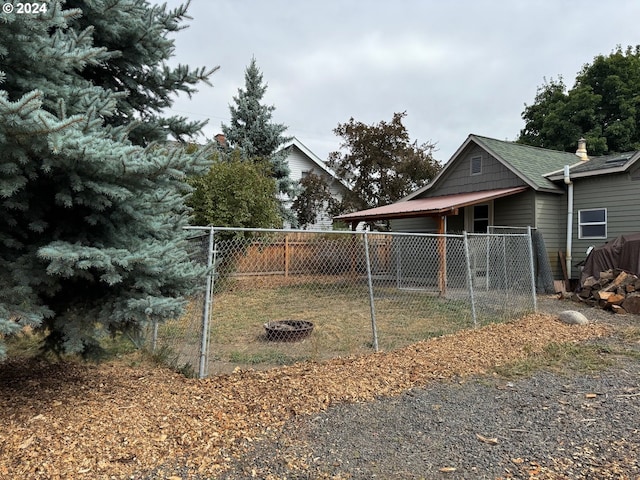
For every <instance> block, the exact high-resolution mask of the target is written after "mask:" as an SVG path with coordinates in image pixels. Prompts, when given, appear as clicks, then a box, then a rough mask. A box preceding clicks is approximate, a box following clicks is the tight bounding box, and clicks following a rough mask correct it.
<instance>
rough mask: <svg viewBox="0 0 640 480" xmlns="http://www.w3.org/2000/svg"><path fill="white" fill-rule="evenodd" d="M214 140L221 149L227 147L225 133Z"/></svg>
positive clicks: (219, 134)
mask: <svg viewBox="0 0 640 480" xmlns="http://www.w3.org/2000/svg"><path fill="white" fill-rule="evenodd" d="M213 138H214V139H215V140H216V142H218V145H220V146H221V147H226V146H227V137H225V136H224V133H218V134H217V135H216V136H215V137H213Z"/></svg>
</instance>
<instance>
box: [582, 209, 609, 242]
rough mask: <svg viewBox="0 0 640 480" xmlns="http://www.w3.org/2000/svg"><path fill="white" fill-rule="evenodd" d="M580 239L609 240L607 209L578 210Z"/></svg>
mask: <svg viewBox="0 0 640 480" xmlns="http://www.w3.org/2000/svg"><path fill="white" fill-rule="evenodd" d="M578 238H580V239H583V238H584V239H590V238H607V209H606V208H594V209H592V210H578Z"/></svg>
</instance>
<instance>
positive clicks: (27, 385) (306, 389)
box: [0, 305, 637, 480]
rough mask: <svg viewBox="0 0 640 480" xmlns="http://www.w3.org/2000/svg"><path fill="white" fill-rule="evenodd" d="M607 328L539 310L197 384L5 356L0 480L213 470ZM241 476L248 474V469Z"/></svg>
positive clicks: (206, 473)
mask: <svg viewBox="0 0 640 480" xmlns="http://www.w3.org/2000/svg"><path fill="white" fill-rule="evenodd" d="M567 308H571V305H569V306H568V307H567ZM541 311H542V310H541ZM616 334H617V327H616V325H615V323H611V322H606V321H605V322H602V321H600V322H595V323H591V324H589V325H586V326H570V325H566V324H563V323H561V322H560V321H558V319H557V317H556V316H555V315H553V314H546V313H539V314H533V315H529V316H527V317H525V318H522V319H521V320H519V321H516V322H512V323H507V324H495V325H489V326H486V327H483V328H480V329H477V330H468V331H462V332H459V333H456V334H453V335H448V336H444V337H440V338H436V339H432V340H429V341H425V342H419V343H417V344H414V345H411V346H409V347H406V348H403V349H400V350H397V351H394V352H388V353H378V354H371V355H365V356H359V357H354V358H341V359H334V360H331V361H328V362H323V363H302V364H296V365H293V366H288V367H282V368H278V369H273V370H269V371H237V372H234V373H233V374H230V375H225V376H218V377H213V378H209V379H206V380H195V379H187V378H184V377H182V376H181V375H179V374H177V373H174V372H171V371H169V370H167V369H163V368H159V367H157V366H154V365H149V364H145V363H144V362H140V363H139V364H137V363H135V362H134V360H132V359H128V360H127V361H119V362H109V363H105V364H100V365H94V364H86V363H80V362H76V361H65V362H61V363H45V362H38V361H33V360H15V361H11V360H9V361H7V362H5V363H4V364H1V365H0V411H1V412H2V414H1V416H0V478H12V479H13V478H24V479H41V478H42V479H44V478H47V479H49V478H51V479H83V478H87V479H143V478H165V479H170V480H176V479H187V478H218V477H223V476H225V475H228V474H225V473H224V472H225V470H227V469H228V468H237V466H238V463H239V462H240V463H242V462H244V461H245V460H246V461H247V462H248V461H249V460H247V459H246V458H245V456H246V455H247V452H248V451H251V448H252V445H254V444H259V443H260V442H262V443H265V442H269V440H270V439H274V438H278V435H280V434H281V432H282V431H283V428H286V427H287V425H289V426H290V425H292V422H295V421H297V420H299V419H304V418H312V417H311V416H313V415H317V414H320V413H321V412H325V411H326V410H327V409H330V408H333V407H335V406H340V405H346V404H357V403H361V402H368V403H371V402H373V401H374V400H376V399H381V398H389V399H393V398H397V397H398V396H399V395H402V394H403V393H406V392H408V391H410V390H411V389H415V388H422V387H428V386H429V385H435V384H436V383H437V382H442V381H447V380H450V379H454V378H456V379H458V378H462V379H464V378H470V377H473V376H478V375H483V374H486V373H487V372H492V371H494V370H495V368H496V366H500V365H505V364H508V363H510V362H514V361H517V360H519V359H522V358H525V357H527V356H530V355H535V354H536V352H540V351H542V350H543V349H544V348H545V347H546V346H548V345H549V344H552V343H564V342H584V341H589V340H593V339H595V338H609V337H612V336H615V335H616ZM632 393H634V392H632ZM630 395H631V393H630ZM636 427H637V426H636ZM636 431H637V430H636ZM487 441H489V442H490V441H491V439H487ZM294 460H295V459H294ZM234 466H235V467H234ZM285 467H286V465H285ZM345 468H347V467H345ZM268 469H269V468H268V467H264V469H263V471H262V473H260V474H258V473H257V472H256V471H255V470H254V471H253V472H254V473H255V474H256V475H257V478H274V479H275V478H319V477H316V476H314V475H313V474H311V473H309V471H308V470H306V471H305V470H304V462H303V461H302V460H301V461H300V462H299V463H297V464H296V462H295V461H293V463H292V464H291V466H290V468H289V469H288V470H287V469H286V468H285V471H288V472H289V473H288V474H286V473H283V474H278V475H276V474H273V475H271V476H267V474H266V473H265V472H267V471H268ZM242 471H244V472H245V474H246V477H247V478H250V477H251V476H252V470H251V468H249V469H246V468H244V469H243V470H242ZM346 471H348V470H346ZM296 472H297V473H296ZM305 472H306V473H305ZM440 474H446V472H444V471H441V472H440ZM453 474H455V472H453ZM238 475H240V473H238ZM226 478H245V477H243V476H237V477H235V476H227V477H226ZM324 478H365V477H358V476H357V475H355V474H352V475H349V474H348V473H347V474H344V473H336V474H333V475H332V476H327V477H324ZM380 478H384V477H380ZM397 478H403V477H397ZM404 478H420V477H417V476H415V477H414V476H407V477H404ZM451 478H464V477H451ZM518 478H520V477H518ZM522 478H565V477H542V476H540V477H535V476H529V477H522ZM593 478H597V477H593ZM611 478H627V477H624V476H618V477H611ZM629 478H631V477H629Z"/></svg>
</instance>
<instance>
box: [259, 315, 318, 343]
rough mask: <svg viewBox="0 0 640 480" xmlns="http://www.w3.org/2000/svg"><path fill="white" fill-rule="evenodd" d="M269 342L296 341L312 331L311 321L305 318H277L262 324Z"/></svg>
mask: <svg viewBox="0 0 640 480" xmlns="http://www.w3.org/2000/svg"><path fill="white" fill-rule="evenodd" d="M264 329H265V331H266V335H267V340H268V341H270V342H297V341H299V340H302V339H304V338H307V337H308V336H309V335H310V334H311V332H312V331H313V323H312V322H307V321H306V320H278V321H274V322H268V323H265V324H264Z"/></svg>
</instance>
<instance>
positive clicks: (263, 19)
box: [167, 0, 640, 163]
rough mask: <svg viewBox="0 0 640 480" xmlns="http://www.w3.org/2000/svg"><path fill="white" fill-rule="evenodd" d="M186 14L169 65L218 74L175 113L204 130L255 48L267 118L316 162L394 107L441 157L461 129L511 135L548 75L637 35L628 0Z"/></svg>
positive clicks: (218, 115) (410, 2) (244, 7)
mask: <svg viewBox="0 0 640 480" xmlns="http://www.w3.org/2000/svg"><path fill="white" fill-rule="evenodd" d="M180 3H184V2H180V1H177V0H176V1H174V0H170V1H168V2H167V4H168V6H169V7H175V6H176V5H179V4H180ZM189 13H190V16H191V17H193V19H192V20H190V21H189V22H188V25H189V27H188V28H187V29H186V30H183V31H181V32H179V33H178V34H177V35H176V36H175V41H176V51H175V57H174V58H173V61H174V62H175V63H183V64H189V65H191V66H192V67H200V66H217V65H219V66H220V70H218V72H216V73H215V74H214V75H213V77H212V83H213V86H212V87H209V86H206V85H204V84H203V85H201V87H200V89H199V90H200V91H199V92H198V93H197V94H196V95H195V96H194V97H193V98H192V99H190V100H189V99H188V98H187V97H182V96H181V97H179V98H178V99H177V100H176V101H175V104H174V106H173V108H172V112H173V113H178V114H181V115H184V116H187V117H190V118H193V119H197V120H202V119H209V124H208V126H207V127H206V129H205V135H206V137H207V138H212V137H213V136H214V135H215V134H216V133H219V132H220V130H221V129H220V125H221V124H222V123H226V124H228V123H229V105H230V104H232V103H233V96H234V95H236V94H237V92H238V88H243V87H244V73H245V69H246V67H247V65H248V64H249V62H250V61H251V58H252V57H255V58H256V61H257V65H258V67H259V69H260V70H261V72H262V74H263V79H264V81H265V82H266V83H267V85H268V89H267V93H266V95H265V98H264V100H263V102H264V103H265V104H269V105H273V106H275V108H276V109H275V111H274V113H273V121H274V122H276V123H283V124H285V125H286V126H287V127H288V130H287V134H288V135H291V136H296V137H297V138H298V139H299V140H300V141H301V142H302V143H303V144H305V145H306V146H307V147H309V148H310V149H311V150H312V151H313V152H315V153H316V154H317V155H318V156H319V157H320V158H321V159H323V160H325V159H326V158H327V155H328V153H329V152H330V151H334V150H337V149H338V147H339V143H340V138H339V137H337V136H336V135H335V134H334V133H333V129H334V128H335V127H336V126H337V125H338V124H339V123H345V122H348V121H349V119H350V118H351V117H353V118H354V119H355V120H356V121H360V122H364V123H367V124H373V123H378V122H380V121H382V120H384V121H390V120H391V118H392V116H393V114H394V113H395V112H402V111H406V112H407V117H406V118H405V121H404V124H405V126H406V127H407V130H408V132H409V135H410V137H411V139H412V140H417V141H418V142H419V143H423V142H429V141H430V142H434V143H437V148H438V150H437V151H436V153H435V155H434V156H435V158H436V159H438V160H440V161H441V162H443V163H444V162H446V161H447V160H449V158H450V157H451V156H452V155H453V154H454V152H455V151H456V149H457V148H458V147H459V146H460V145H461V144H462V142H464V140H465V139H466V138H467V136H468V135H469V134H470V133H474V134H478V135H485V136H488V137H493V138H498V139H503V140H504V139H506V140H514V139H515V138H516V137H517V135H518V133H519V131H520V129H521V128H522V127H523V125H524V123H523V121H522V118H521V113H522V111H523V109H524V106H525V103H526V104H531V103H533V100H534V98H535V94H536V89H537V87H539V86H541V85H543V83H544V81H545V79H547V80H548V79H551V78H558V77H560V76H562V77H563V78H564V80H565V83H566V84H567V85H568V86H569V87H571V86H573V82H574V80H575V77H576V74H577V73H578V72H579V71H580V69H581V68H582V67H583V66H584V65H585V64H586V63H591V62H592V60H593V58H594V57H595V56H596V55H600V54H603V55H608V54H610V53H611V52H612V51H613V50H614V49H615V48H616V46H617V45H621V46H622V47H626V46H628V45H637V44H640V33H639V29H638V19H639V18H640V1H638V0H608V1H605V0H575V1H570V0H538V1H536V0H494V1H490V0H475V1H473V0H448V1H446V0H395V1H389V0H385V1H381V0H322V1H318V0H304V1H302V0H298V1H295V0H215V1H212V0H193V1H192V3H191V6H190V9H189ZM202 140H203V141H204V139H202ZM576 140H577V139H576Z"/></svg>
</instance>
